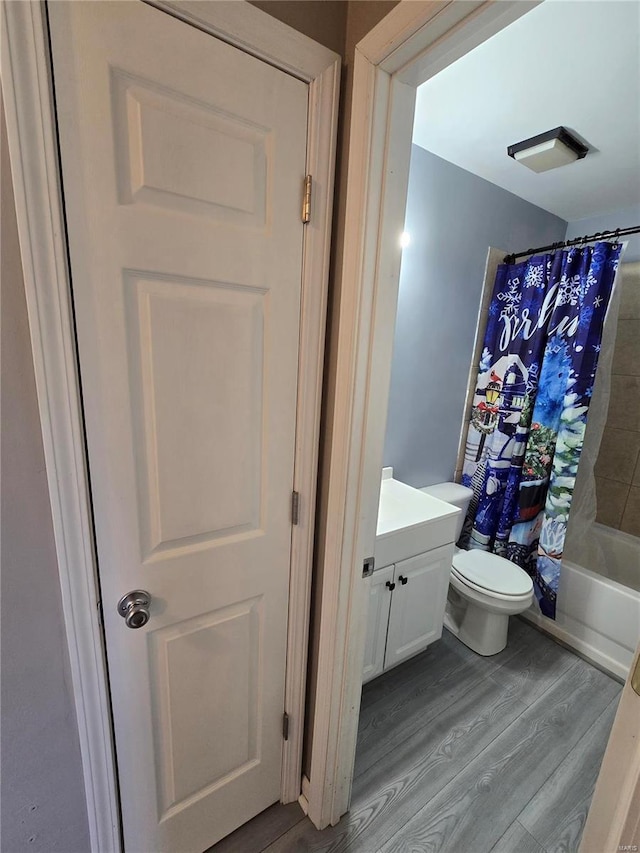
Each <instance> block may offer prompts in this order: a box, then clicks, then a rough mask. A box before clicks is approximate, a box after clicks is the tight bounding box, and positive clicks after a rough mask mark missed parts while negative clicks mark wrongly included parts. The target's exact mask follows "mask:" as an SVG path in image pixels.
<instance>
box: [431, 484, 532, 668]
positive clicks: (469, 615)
mask: <svg viewBox="0 0 640 853" xmlns="http://www.w3.org/2000/svg"><path fill="white" fill-rule="evenodd" d="M421 491H423V492H426V493H427V494H430V495H433V497H436V498H439V499H440V500H443V501H446V502H447V503H450V504H454V505H455V506H458V507H460V508H461V509H462V513H461V514H460V516H459V519H460V520H459V529H458V531H457V537H459V536H460V533H461V532H462V524H463V522H464V518H465V516H466V513H467V508H468V506H469V501H470V500H471V498H472V496H473V492H472V491H471V489H467V488H466V486H461V485H459V484H458V483H438V484H437V485H435V486H426V487H424V488H423V489H422V490H421ZM533 597H534V594H533V582H532V580H531V578H530V577H529V575H528V574H527V573H526V572H525V571H524V570H523V569H521V568H520V567H519V566H516V565H515V563H512V562H510V561H509V560H505V559H504V558H503V557H498V556H497V555H496V554H490V553H489V552H488V551H477V550H472V551H464V550H462V549H460V548H456V549H455V550H454V556H453V561H452V566H451V574H450V577H449V593H448V596H447V607H446V611H445V617H444V624H445V626H446V627H447V628H448V629H449V630H450V631H451V632H452V633H453V634H455V635H456V636H457V637H458V639H459V640H460V641H461V642H463V643H464V644H465V646H468V647H469V648H470V649H472V650H473V651H474V652H477V653H478V654H479V655H484V656H489V655H495V654H497V653H498V652H501V651H502V650H503V649H504V648H505V646H506V645H507V633H508V630H509V616H514V615H515V614H517V613H522V612H523V611H524V610H526V609H527V608H528V607H529V606H530V605H531V603H532V602H533Z"/></svg>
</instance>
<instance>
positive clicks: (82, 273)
mask: <svg viewBox="0 0 640 853" xmlns="http://www.w3.org/2000/svg"><path fill="white" fill-rule="evenodd" d="M49 15H50V26H51V40H52V50H53V66H54V81H55V94H56V103H57V111H58V125H59V134H60V145H61V155H62V172H63V183H64V194H65V205H66V213H67V223H68V230H69V249H70V259H71V274H72V285H73V297H74V305H75V312H76V324H77V336H78V350H79V360H80V372H81V382H82V392H83V402H84V415H85V423H86V428H87V445H88V456H89V469H90V477H91V487H92V500H93V507H94V514H95V529H96V540H97V554H98V565H99V576H100V586H101V594H102V603H103V611H104V621H105V633H106V638H107V656H108V666H109V675H110V686H111V691H112V701H113V716H114V725H115V734H116V754H117V761H118V771H119V779H120V792H121V801H122V813H123V823H124V836H125V847H126V850H127V853H143V851H145V853H146V851H154V853H169V851H171V853H178V851H179V853H201V851H203V850H205V849H206V848H207V847H209V846H210V845H212V844H214V843H215V842H216V841H217V840H219V839H220V838H221V837H223V836H224V835H226V834H227V833H229V832H230V831H232V830H233V829H235V828H236V827H237V826H239V825H240V824H242V823H243V822H245V821H246V820H248V819H250V818H251V817H252V816H253V815H255V814H257V813H258V812H260V811H261V810H262V809H264V808H266V807H267V806H268V805H270V804H271V803H273V802H275V801H276V800H278V799H279V794H280V780H281V761H282V744H283V740H282V715H283V710H284V684H285V666H286V659H285V658H286V638H287V606H288V588H289V566H290V541H291V516H290V512H291V509H290V508H291V490H292V484H293V463H294V446H295V426H296V422H295V413H296V390H297V389H296V383H297V373H298V336H299V321H300V288H301V268H302V229H303V225H302V223H301V218H300V202H301V188H302V182H303V177H304V171H305V156H306V133H307V99H308V87H307V85H306V84H305V83H303V82H301V81H299V80H297V79H294V78H293V77H290V76H288V75H287V74H285V73H283V72H281V71H279V70H277V69H275V68H273V67H271V66H269V65H267V64H266V63H263V62H261V61H259V60H258V59H256V58H254V57H251V56H249V55H247V54H245V53H243V52H241V51H240V50H238V49H236V48H234V47H231V46H230V45H227V44H225V43H223V42H221V41H219V40H217V39H215V38H213V37H212V36H210V35H207V34H205V33H203V32H200V31H198V30H196V29H194V28H192V27H190V26H188V25H187V24H185V23H183V22H181V21H178V20H176V19H174V18H172V17H170V16H169V15H167V14H165V13H163V12H162V11H160V10H158V9H156V8H152V7H150V6H147V5H145V4H143V3H141V2H129V3H114V2H106V3H103V2H90V3H89V2H83V3H75V2H72V3H64V2H55V3H50V4H49ZM136 590H144V591H147V592H148V593H149V594H150V597H151V601H150V605H149V608H148V610H149V615H150V618H149V621H148V623H146V624H144V625H142V627H138V628H131V627H128V626H127V624H126V622H125V618H123V616H121V615H120V613H119V612H118V611H117V604H118V601H119V599H120V598H121V597H122V596H124V595H125V594H126V593H129V592H132V591H136ZM144 609H145V608H144V606H140V605H135V604H134V606H133V610H132V612H131V614H130V616H131V617H132V621H133V622H134V623H136V622H137V621H138V620H139V621H140V622H143V621H144V616H145V614H144Z"/></svg>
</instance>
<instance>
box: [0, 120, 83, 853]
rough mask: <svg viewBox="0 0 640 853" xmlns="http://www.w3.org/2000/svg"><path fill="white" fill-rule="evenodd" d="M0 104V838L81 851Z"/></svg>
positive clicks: (37, 848)
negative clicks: (0, 685) (0, 529)
mask: <svg viewBox="0 0 640 853" xmlns="http://www.w3.org/2000/svg"><path fill="white" fill-rule="evenodd" d="M0 107H1V104H0ZM1 112H2V136H1V143H0V144H1V147H2V152H1V155H2V160H1V164H0V169H1V181H0V187H1V190H2V210H1V224H2V232H1V251H2V278H1V282H0V287H1V299H2V303H1V304H2V318H1V326H2V360H1V374H2V375H1V381H2V388H1V406H2V437H1V464H2V501H1V509H2V534H1V535H2V547H1V561H2V574H1V578H0V582H1V631H2V636H1V644H2V662H1V668H2V694H1V716H0V721H1V747H2V779H1V788H0V797H1V800H2V834H1V841H0V847H1V849H2V851H3V853H21V851H27V850H28V851H32V853H53V851H60V853H87V851H88V850H89V830H88V825H87V815H86V804H85V795H84V786H83V779H82V768H81V762H80V746H79V741H78V731H77V721H76V715H75V710H74V706H73V699H72V690H71V683H70V672H69V661H68V653H67V646H66V639H65V634H64V625H63V618H62V601H61V597H60V586H59V582H58V568H57V563H56V554H55V549H54V541H53V529H52V523H51V511H50V507H49V500H48V491H47V482H46V477H45V467H44V455H43V450H42V437H41V434H40V419H39V415H38V409H37V402H36V390H35V380H34V375H33V362H32V357H31V347H30V341H29V327H28V323H27V310H26V302H25V295H24V285H23V280H22V267H21V264H20V254H19V246H18V236H17V230H16V222H15V209H14V200H13V188H12V186H11V176H10V170H9V156H8V151H7V140H6V130H5V123H4V111H3V110H1Z"/></svg>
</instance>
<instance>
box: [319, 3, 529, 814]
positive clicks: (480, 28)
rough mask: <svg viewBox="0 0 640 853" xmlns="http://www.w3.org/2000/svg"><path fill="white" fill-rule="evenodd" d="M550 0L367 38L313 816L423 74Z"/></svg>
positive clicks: (375, 493) (343, 804) (358, 74)
mask: <svg viewBox="0 0 640 853" xmlns="http://www.w3.org/2000/svg"><path fill="white" fill-rule="evenodd" d="M538 2H541V0H499V1H498V2H493V0H486V2H483V0H478V2H476V0H466V2H460V0H439V1H438V0H401V2H400V3H399V4H398V5H397V6H395V7H394V8H393V9H392V10H391V11H390V12H389V14H388V15H387V16H386V17H385V18H383V20H382V21H381V22H380V23H379V24H378V25H377V26H376V27H375V28H374V29H373V30H371V32H370V33H369V34H368V35H366V36H365V38H364V39H363V40H362V41H360V42H359V43H358V45H357V46H356V51H355V60H354V71H353V90H352V103H353V112H352V116H351V124H350V138H349V153H348V163H347V194H346V212H345V217H344V243H343V247H342V263H341V268H340V269H339V272H338V280H339V281H340V288H339V293H340V303H339V305H338V306H337V307H336V310H335V318H337V320H336V319H334V328H335V331H334V332H333V337H332V340H331V341H330V343H329V347H330V352H332V353H333V356H334V360H335V365H336V366H335V370H334V373H333V374H331V373H330V374H329V376H328V384H329V386H330V387H332V399H331V400H330V401H329V404H328V406H327V409H328V411H332V413H333V414H332V418H331V420H330V422H329V423H328V425H327V432H328V438H327V441H328V442H329V447H328V450H327V456H326V459H327V461H326V464H325V470H324V472H323V490H324V491H323V499H322V501H321V503H320V506H319V508H318V513H319V519H320V526H319V533H318V550H319V553H320V554H321V560H320V570H321V571H322V588H321V595H322V600H321V605H320V617H319V618H320V627H319V643H318V651H317V671H318V675H317V685H316V695H317V696H318V697H322V701H318V702H316V705H315V707H314V708H313V709H311V714H312V717H313V719H312V721H310V722H311V723H312V725H313V743H312V753H311V767H310V781H309V783H308V787H309V817H310V818H311V820H312V821H313V823H314V824H315V825H316V826H318V827H319V828H321V829H322V828H324V827H326V826H328V825H329V824H331V825H335V824H336V823H337V822H338V821H339V819H340V817H341V816H342V815H343V814H344V813H345V812H346V811H347V810H348V808H349V801H350V795H351V782H352V778H353V766H354V759H355V749H356V738H357V726H358V715H359V710H360V694H361V686H362V660H363V654H364V643H365V638H366V627H367V626H366V619H367V607H368V592H369V583H368V581H363V580H362V566H363V560H364V558H365V557H367V556H369V555H372V554H373V553H374V545H375V532H376V520H377V514H378V500H379V493H380V475H381V469H382V456H383V444H384V435H385V427H386V411H387V404H388V397H389V382H390V373H391V357H392V351H393V336H394V330H395V329H394V327H395V315H396V304H397V295H398V282H399V274H400V257H401V250H400V242H399V237H400V234H401V233H402V231H403V226H404V215H405V208H406V199H407V184H408V173H409V160H410V153H411V135H412V128H413V111H414V105H415V94H416V88H417V86H418V85H420V84H421V83H423V82H425V81H426V80H427V79H428V78H429V77H431V76H433V75H434V74H436V73H437V72H438V71H440V70H442V69H443V68H445V67H446V66H447V65H450V64H451V63H452V62H454V61H455V60H456V59H459V58H460V57H461V56H463V55H464V54H466V53H468V52H469V51H470V50H472V49H473V48H474V47H476V46H477V45H478V44H480V43H482V42H483V41H485V40H486V39H488V38H490V37H491V36H492V35H494V34H495V33H497V32H499V31H500V30H501V29H503V28H504V27H506V26H508V25H509V24H510V23H512V22H513V21H515V20H516V19H517V18H519V17H521V16H522V15H523V14H525V13H526V12H528V11H529V10H530V9H532V8H533V7H534V6H536V5H538Z"/></svg>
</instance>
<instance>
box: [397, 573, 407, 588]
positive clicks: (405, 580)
mask: <svg viewBox="0 0 640 853" xmlns="http://www.w3.org/2000/svg"><path fill="white" fill-rule="evenodd" d="M398 580H399V581H400V583H401V584H402V586H404V585H405V584H406V582H407V581H408V580H409V578H405V577H404V576H403V575H398Z"/></svg>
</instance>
